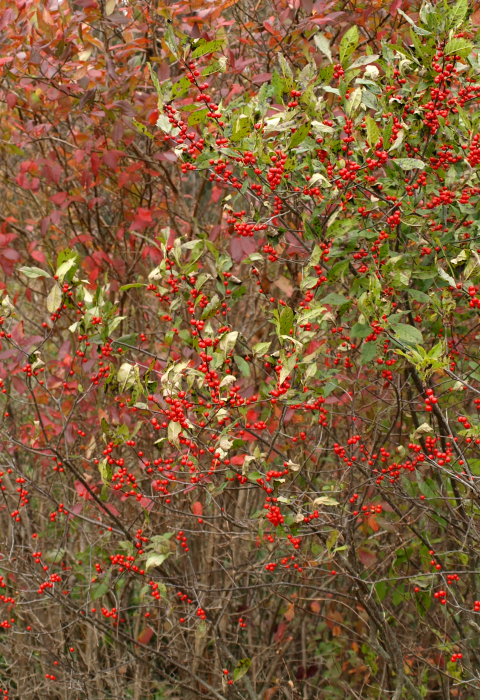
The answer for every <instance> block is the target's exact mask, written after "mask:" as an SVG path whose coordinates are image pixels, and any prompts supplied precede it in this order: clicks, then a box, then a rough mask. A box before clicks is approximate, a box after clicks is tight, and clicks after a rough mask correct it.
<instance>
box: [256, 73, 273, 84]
mask: <svg viewBox="0 0 480 700" xmlns="http://www.w3.org/2000/svg"><path fill="white" fill-rule="evenodd" d="M271 77H272V74H271V73H259V74H258V75H256V76H255V77H254V78H252V83H255V84H257V85H260V84H261V83H267V82H268V81H269V80H270V78H271Z"/></svg>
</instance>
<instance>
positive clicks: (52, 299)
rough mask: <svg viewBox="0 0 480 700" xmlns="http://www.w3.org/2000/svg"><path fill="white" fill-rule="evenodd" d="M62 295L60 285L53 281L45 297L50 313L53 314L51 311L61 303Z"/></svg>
mask: <svg viewBox="0 0 480 700" xmlns="http://www.w3.org/2000/svg"><path fill="white" fill-rule="evenodd" d="M62 296H63V295H62V291H61V289H60V287H59V286H58V285H57V283H55V285H54V286H53V287H52V288H51V290H50V292H49V295H48V297H47V310H48V311H49V312H50V313H51V314H53V312H54V311H56V310H57V309H58V307H59V306H60V304H61V303H62Z"/></svg>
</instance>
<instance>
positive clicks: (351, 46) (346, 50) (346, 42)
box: [340, 24, 358, 65]
mask: <svg viewBox="0 0 480 700" xmlns="http://www.w3.org/2000/svg"><path fill="white" fill-rule="evenodd" d="M357 46H358V28H357V25H356V24H354V25H353V27H350V29H349V30H348V32H345V34H344V35H343V37H342V40H341V42H340V63H341V64H342V65H343V63H344V61H345V59H347V58H348V57H349V56H350V54H352V53H353V52H354V51H355V49H356V48H357Z"/></svg>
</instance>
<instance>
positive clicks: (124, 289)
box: [120, 282, 147, 292]
mask: <svg viewBox="0 0 480 700" xmlns="http://www.w3.org/2000/svg"><path fill="white" fill-rule="evenodd" d="M146 286H147V285H146V284H142V283H141V282H134V283H133V284H124V285H123V287H120V291H121V292H126V291H127V289H137V288H138V287H146Z"/></svg>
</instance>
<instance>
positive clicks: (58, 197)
mask: <svg viewBox="0 0 480 700" xmlns="http://www.w3.org/2000/svg"><path fill="white" fill-rule="evenodd" d="M67 197H68V192H57V194H54V195H53V197H50V201H51V202H53V203H54V204H63V202H64V201H65V200H66V198H67Z"/></svg>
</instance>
